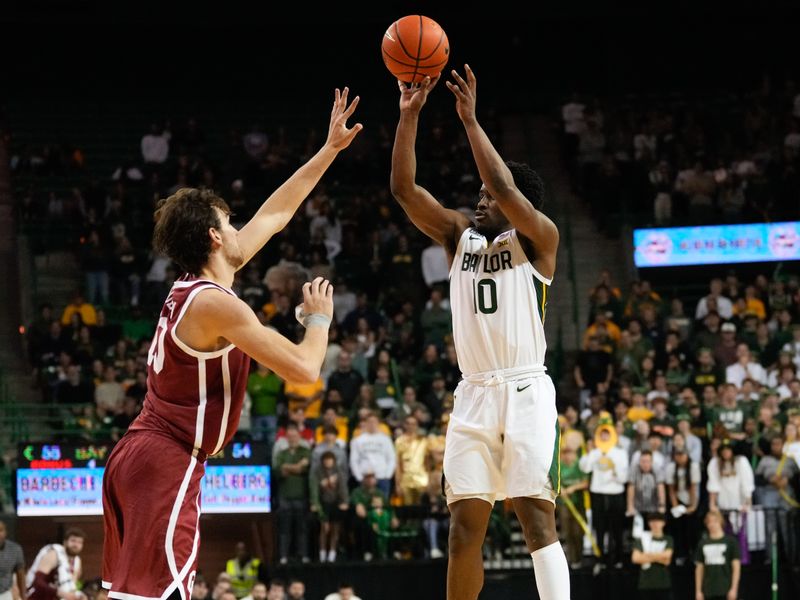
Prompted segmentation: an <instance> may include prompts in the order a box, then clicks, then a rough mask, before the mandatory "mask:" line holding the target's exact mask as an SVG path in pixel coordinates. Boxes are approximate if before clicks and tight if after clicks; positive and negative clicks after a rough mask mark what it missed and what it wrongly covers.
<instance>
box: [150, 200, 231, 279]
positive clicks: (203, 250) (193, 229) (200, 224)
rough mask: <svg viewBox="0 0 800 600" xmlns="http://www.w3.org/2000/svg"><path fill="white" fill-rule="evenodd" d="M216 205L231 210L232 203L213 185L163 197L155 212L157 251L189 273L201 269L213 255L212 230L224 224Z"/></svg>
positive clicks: (228, 212) (229, 212) (226, 212)
mask: <svg viewBox="0 0 800 600" xmlns="http://www.w3.org/2000/svg"><path fill="white" fill-rule="evenodd" d="M215 208H218V209H220V210H221V211H222V212H223V213H224V214H226V215H229V214H231V209H230V207H229V206H228V203H227V202H225V200H223V199H222V198H220V197H219V196H217V195H216V194H215V193H214V192H213V191H212V190H209V189H197V188H181V189H179V190H178V191H177V192H175V193H174V194H172V196H170V197H169V198H165V199H163V200H160V201H159V202H158V205H157V206H156V211H155V213H154V217H155V229H154V231H153V248H154V249H155V251H156V252H159V253H161V254H165V255H166V256H168V257H169V258H170V259H172V261H173V262H175V263H176V264H177V265H178V267H179V268H180V269H181V270H182V271H184V272H185V273H190V274H192V275H197V274H198V273H200V270H201V269H202V268H203V267H204V266H205V265H206V263H208V257H209V256H210V255H211V239H210V238H209V237H208V230H209V229H210V228H212V227H214V228H216V229H220V228H221V227H222V224H221V223H220V220H219V216H218V215H217V213H216V212H215V211H214V209H215Z"/></svg>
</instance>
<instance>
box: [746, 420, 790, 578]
mask: <svg viewBox="0 0 800 600" xmlns="http://www.w3.org/2000/svg"><path fill="white" fill-rule="evenodd" d="M783 447H784V441H783V438H782V437H780V436H779V435H777V436H775V437H773V438H772V440H771V441H770V453H769V455H767V456H765V457H763V458H762V459H761V460H760V461H759V463H758V466H757V467H756V471H755V476H756V483H758V486H757V487H756V501H757V502H758V504H760V505H761V506H762V507H763V508H764V509H766V510H765V512H766V514H765V518H766V526H767V527H766V539H767V540H771V539H772V532H774V531H777V532H778V540H779V542H780V546H781V548H782V549H783V558H784V560H785V561H786V562H787V564H790V565H795V564H797V533H796V531H795V527H794V526H793V523H792V517H791V516H790V514H789V511H790V510H791V509H792V508H797V506H798V504H797V501H796V499H795V493H794V489H793V487H792V485H791V483H790V482H792V481H793V480H794V479H795V478H796V477H797V474H798V466H797V463H796V462H795V460H794V458H792V457H791V456H787V455H785V454H784V453H783ZM766 561H767V562H770V555H769V553H767V556H766Z"/></svg>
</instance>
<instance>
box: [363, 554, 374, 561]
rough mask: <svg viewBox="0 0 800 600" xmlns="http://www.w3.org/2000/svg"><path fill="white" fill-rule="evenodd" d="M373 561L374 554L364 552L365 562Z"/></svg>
mask: <svg viewBox="0 0 800 600" xmlns="http://www.w3.org/2000/svg"><path fill="white" fill-rule="evenodd" d="M371 560H372V552H364V562H369V561H371Z"/></svg>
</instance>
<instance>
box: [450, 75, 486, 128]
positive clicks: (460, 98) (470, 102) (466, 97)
mask: <svg viewBox="0 0 800 600" xmlns="http://www.w3.org/2000/svg"><path fill="white" fill-rule="evenodd" d="M464 71H465V72H466V74H467V80H466V81H464V79H463V78H462V77H461V75H459V74H458V71H456V70H455V69H453V70H452V71H450V73H451V74H452V75H453V79H455V80H456V82H455V83H450V82H449V81H447V82H445V85H447V89H448V90H450V91H451V92H453V95H454V96H455V97H456V111H457V112H458V116H459V118H460V119H461V120H462V121H463V122H465V123H466V122H467V121H470V120H474V119H475V98H476V96H477V87H478V84H477V80H476V79H475V73H473V72H472V69H470V68H469V65H464Z"/></svg>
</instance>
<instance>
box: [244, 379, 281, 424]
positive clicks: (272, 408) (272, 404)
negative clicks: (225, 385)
mask: <svg viewBox="0 0 800 600" xmlns="http://www.w3.org/2000/svg"><path fill="white" fill-rule="evenodd" d="M282 387H283V381H281V378H280V377H278V376H277V375H276V374H275V373H272V372H270V373H269V374H268V375H259V374H258V371H254V372H253V373H250V376H249V377H248V378H247V393H248V394H250V401H251V403H252V404H251V406H250V414H251V415H252V416H254V417H265V416H274V415H276V414H277V411H278V396H279V395H280V393H281V388H282Z"/></svg>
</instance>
